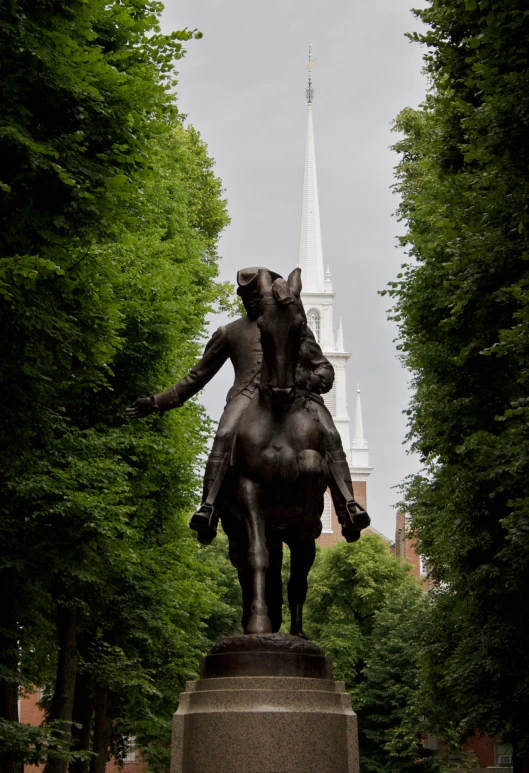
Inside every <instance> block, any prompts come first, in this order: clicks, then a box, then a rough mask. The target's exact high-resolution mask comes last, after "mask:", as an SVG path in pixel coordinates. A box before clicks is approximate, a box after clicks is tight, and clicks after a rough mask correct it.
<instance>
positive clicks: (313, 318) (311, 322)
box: [307, 309, 321, 343]
mask: <svg viewBox="0 0 529 773" xmlns="http://www.w3.org/2000/svg"><path fill="white" fill-rule="evenodd" d="M307 325H308V326H309V327H310V329H311V330H312V332H313V333H314V338H315V339H316V341H317V343H321V342H320V335H321V318H320V312H319V311H317V310H316V309H311V310H310V311H309V313H308V314H307Z"/></svg>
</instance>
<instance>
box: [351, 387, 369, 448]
mask: <svg viewBox="0 0 529 773" xmlns="http://www.w3.org/2000/svg"><path fill="white" fill-rule="evenodd" d="M353 448H367V440H366V439H365V437H364V427H363V424H362V403H361V402H360V384H357V385H356V410H355V434H354V439H353Z"/></svg>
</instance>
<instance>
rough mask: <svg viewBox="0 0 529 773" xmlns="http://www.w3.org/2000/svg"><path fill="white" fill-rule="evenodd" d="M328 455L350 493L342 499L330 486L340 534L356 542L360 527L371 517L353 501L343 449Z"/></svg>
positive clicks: (366, 523)
mask: <svg viewBox="0 0 529 773" xmlns="http://www.w3.org/2000/svg"><path fill="white" fill-rule="evenodd" d="M329 455H330V457H331V458H332V460H333V462H334V464H335V467H336V468H337V470H338V472H339V474H340V475H341V477H342V479H343V482H344V483H345V487H346V489H347V490H348V491H349V492H350V495H351V496H350V498H347V500H344V499H343V498H342V497H341V496H339V495H338V494H337V492H336V491H334V487H333V486H331V495H332V499H333V504H334V509H335V511H336V516H337V518H338V521H339V522H340V524H341V527H342V535H343V536H344V537H345V539H346V540H347V542H356V541H357V540H358V539H359V538H360V531H361V529H365V528H367V526H369V524H370V523H371V518H370V517H369V515H368V514H367V512H366V511H365V510H364V509H363V508H362V507H361V506H360V505H359V504H358V502H356V501H355V498H354V494H353V482H352V480H351V471H350V470H349V465H348V463H347V458H346V456H345V453H344V452H343V451H334V452H332V453H330V454H329Z"/></svg>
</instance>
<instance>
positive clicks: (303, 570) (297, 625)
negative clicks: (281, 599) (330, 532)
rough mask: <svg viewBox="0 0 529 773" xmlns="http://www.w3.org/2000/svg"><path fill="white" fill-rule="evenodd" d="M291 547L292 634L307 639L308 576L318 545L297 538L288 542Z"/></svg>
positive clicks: (289, 596) (290, 593) (311, 540)
mask: <svg viewBox="0 0 529 773" xmlns="http://www.w3.org/2000/svg"><path fill="white" fill-rule="evenodd" d="M288 545H289V547H290V579H289V581H288V606H289V609H290V633H291V634H292V635H293V636H302V637H305V634H304V633H303V604H304V603H305V599H306V598H307V587H308V576H309V572H310V568H311V566H312V564H313V563H314V558H315V556H316V543H315V542H314V540H313V539H311V538H308V537H301V536H296V537H293V538H292V539H291V540H289V541H288Z"/></svg>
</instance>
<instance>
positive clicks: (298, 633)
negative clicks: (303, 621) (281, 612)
mask: <svg viewBox="0 0 529 773" xmlns="http://www.w3.org/2000/svg"><path fill="white" fill-rule="evenodd" d="M290 635H291V636H297V637H298V639H305V641H310V638H309V637H308V636H307V634H306V633H303V631H298V629H297V628H291V629H290Z"/></svg>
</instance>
